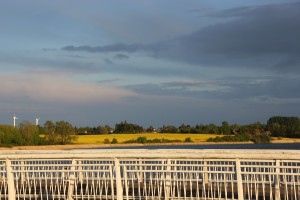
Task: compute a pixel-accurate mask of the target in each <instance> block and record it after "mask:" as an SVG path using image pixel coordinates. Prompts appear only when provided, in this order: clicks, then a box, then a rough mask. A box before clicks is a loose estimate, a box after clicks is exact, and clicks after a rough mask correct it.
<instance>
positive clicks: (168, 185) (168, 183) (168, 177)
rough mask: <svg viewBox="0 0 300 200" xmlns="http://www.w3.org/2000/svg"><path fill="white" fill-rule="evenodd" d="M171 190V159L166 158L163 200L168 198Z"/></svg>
mask: <svg viewBox="0 0 300 200" xmlns="http://www.w3.org/2000/svg"><path fill="white" fill-rule="evenodd" d="M170 192H171V160H170V159H168V160H167V172H166V183H165V200H168V199H170Z"/></svg>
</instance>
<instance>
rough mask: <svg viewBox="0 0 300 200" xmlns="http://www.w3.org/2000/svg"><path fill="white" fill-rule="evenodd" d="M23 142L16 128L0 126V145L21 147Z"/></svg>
mask: <svg viewBox="0 0 300 200" xmlns="http://www.w3.org/2000/svg"><path fill="white" fill-rule="evenodd" d="M23 144H24V140H23V139H22V136H21V134H20V130H19V128H17V127H13V126H10V125H0V145H23Z"/></svg>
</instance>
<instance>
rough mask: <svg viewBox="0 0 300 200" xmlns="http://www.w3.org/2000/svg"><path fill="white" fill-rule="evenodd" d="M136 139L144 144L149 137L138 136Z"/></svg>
mask: <svg viewBox="0 0 300 200" xmlns="http://www.w3.org/2000/svg"><path fill="white" fill-rule="evenodd" d="M136 141H137V142H138V143H142V144H144V143H146V142H147V138H146V137H138V138H137V139H136Z"/></svg>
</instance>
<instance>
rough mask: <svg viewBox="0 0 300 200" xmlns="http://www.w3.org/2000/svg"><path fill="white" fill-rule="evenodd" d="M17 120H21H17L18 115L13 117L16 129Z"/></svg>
mask: <svg viewBox="0 0 300 200" xmlns="http://www.w3.org/2000/svg"><path fill="white" fill-rule="evenodd" d="M17 119H19V118H17V117H16V115H15V114H14V116H13V123H14V127H16V120H17Z"/></svg>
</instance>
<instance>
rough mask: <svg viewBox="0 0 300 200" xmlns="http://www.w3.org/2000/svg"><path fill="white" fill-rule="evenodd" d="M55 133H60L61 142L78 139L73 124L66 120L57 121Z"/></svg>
mask: <svg viewBox="0 0 300 200" xmlns="http://www.w3.org/2000/svg"><path fill="white" fill-rule="evenodd" d="M55 133H57V134H58V136H59V141H60V143H61V144H69V143H72V142H73V141H74V140H76V139H77V136H76V135H75V130H74V128H73V126H72V125H71V124H70V123H68V122H65V121H59V122H56V123H55Z"/></svg>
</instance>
